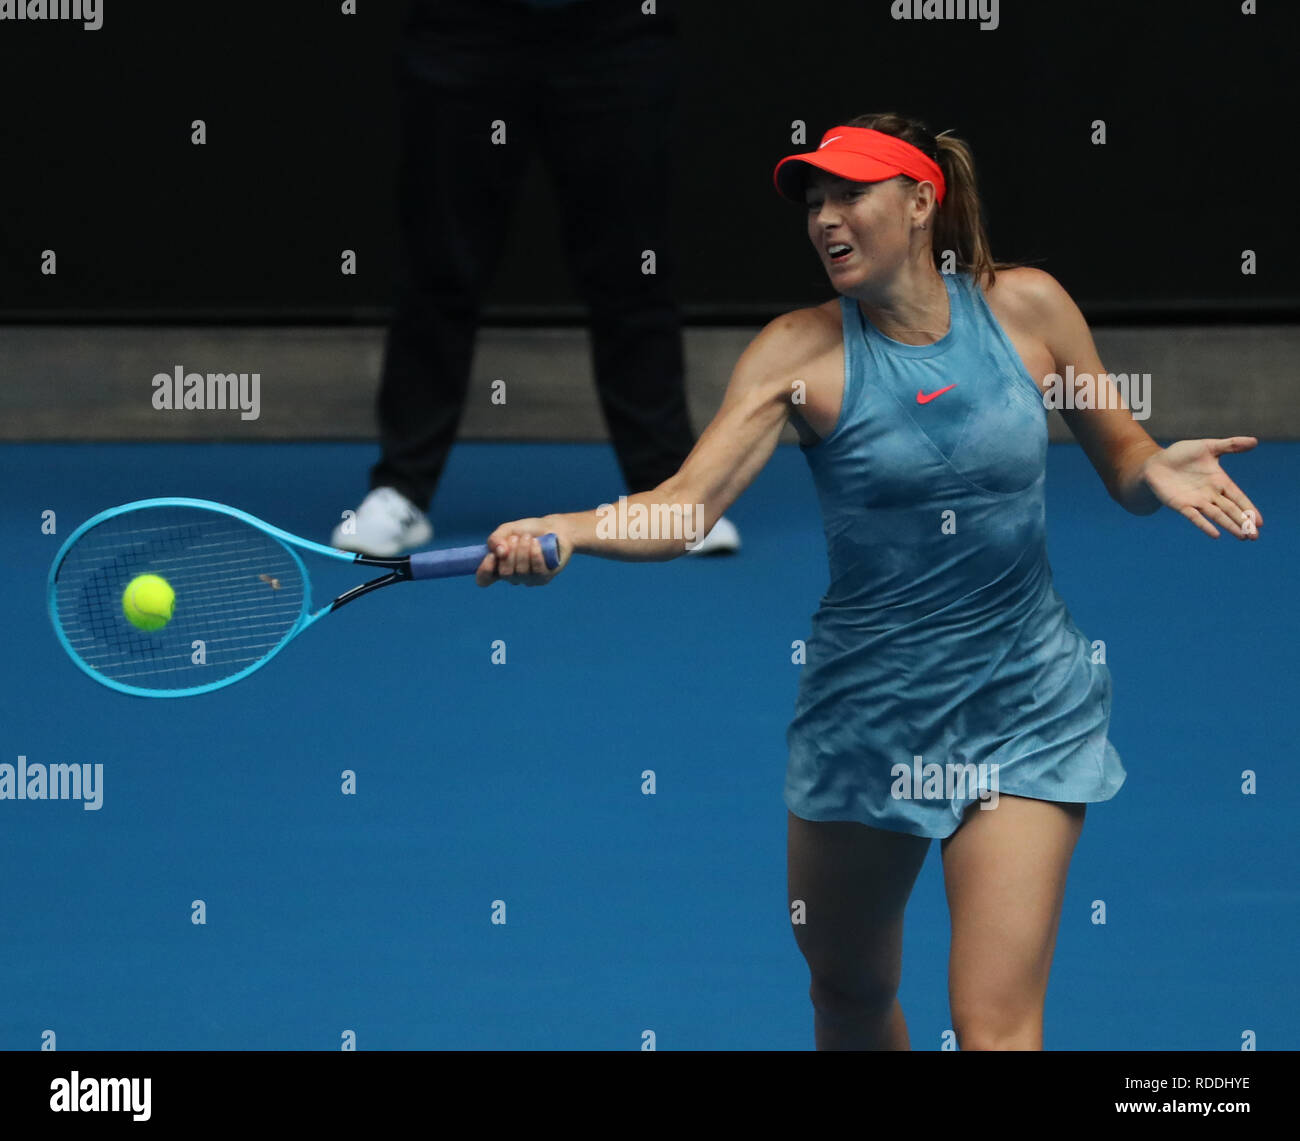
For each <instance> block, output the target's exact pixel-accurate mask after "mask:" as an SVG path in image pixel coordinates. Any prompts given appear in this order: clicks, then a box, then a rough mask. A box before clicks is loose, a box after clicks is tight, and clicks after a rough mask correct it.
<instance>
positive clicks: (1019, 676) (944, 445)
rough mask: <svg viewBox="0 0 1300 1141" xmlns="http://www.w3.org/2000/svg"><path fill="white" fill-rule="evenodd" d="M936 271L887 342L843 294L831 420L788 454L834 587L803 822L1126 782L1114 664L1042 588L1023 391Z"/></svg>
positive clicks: (801, 765)
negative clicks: (942, 301)
mask: <svg viewBox="0 0 1300 1141" xmlns="http://www.w3.org/2000/svg"><path fill="white" fill-rule="evenodd" d="M944 283H945V284H946V285H947V288H948V297H949V301H950V313H951V319H950V327H949V329H948V332H947V333H946V334H945V335H944V336H943V338H942V339H940V340H939V341H937V342H935V343H934V344H932V345H905V344H901V343H900V342H898V341H894V340H891V339H890V338H888V337H886V336H885V335H884V334H882V333H881V332H880V331H879V330H878V329H876V328H875V326H874V325H872V324H871V322H869V321H867V320H866V319H865V318H864V316H863V314H862V311H861V309H860V308H859V307H858V304H857V302H856V301H855V300H854V299H852V298H850V297H844V296H841V297H840V307H841V315H842V320H843V329H844V360H845V371H844V398H843V404H842V407H841V411H840V417H839V420H838V422H837V423H836V425H835V428H834V430H833V431H832V432H831V433H830V435H828V436H826V437H825V438H824V439H823V440H822V441H821V442H819V443H817V444H814V445H811V446H804V447H803V452H804V455H805V457H806V458H807V461H808V465H809V467H810V468H811V469H812V475H813V481H814V483H815V484H816V487H817V494H818V497H819V499H820V500H821V508H822V515H823V518H824V521H825V529H826V547H827V553H828V557H829V561H830V586H829V587H828V589H827V591H826V594H825V596H824V597H823V598H822V600H821V605H820V607H819V608H818V610H817V612H816V614H814V615H813V619H812V632H811V635H810V637H809V639H808V641H807V655H806V663H805V665H804V667H803V672H802V674H801V676H800V683H799V693H798V698H797V700H796V704H795V713H794V719H793V720H792V722H791V724H790V727H789V730H788V732H787V735H786V740H787V743H788V745H789V762H788V765H787V769H786V780H785V803H786V805H787V807H788V808H789V809H790V811H791V812H793V813H794V814H795V815H796V816H800V817H802V818H804V819H805V820H856V821H860V822H861V823H863V824H869V825H872V826H874V827H877V828H885V829H889V830H891V831H896V832H908V833H911V834H912V835H915V836H929V837H935V838H941V837H945V836H949V835H951V834H952V833H953V832H954V831H956V829H957V826H958V825H959V824H960V823H961V821H962V817H963V814H964V813H965V811H966V809H967V808H968V806H969V805H971V804H972V803H976V802H980V801H983V802H984V803H985V804H987V805H989V806H994V805H995V804H996V799H995V797H994V796H993V793H997V794H999V795H1001V794H1006V795H1015V796H1025V797H1032V798H1034V799H1038V800H1051V801H1065V802H1069V801H1082V802H1093V801H1101V800H1109V799H1110V798H1111V797H1112V796H1114V795H1115V793H1116V792H1117V791H1118V790H1119V788H1120V786H1121V785H1122V784H1123V783H1124V778H1125V775H1126V774H1125V772H1124V767H1123V765H1122V763H1121V762H1120V757H1119V754H1118V753H1117V752H1116V751H1115V749H1114V747H1113V746H1112V745H1111V743H1110V741H1109V740H1108V739H1107V729H1108V726H1109V723H1110V704H1111V678H1110V671H1109V670H1108V669H1107V668H1106V666H1105V664H1104V662H1094V660H1093V657H1094V655H1093V652H1092V646H1091V644H1090V643H1089V642H1088V641H1087V639H1085V638H1084V636H1083V634H1082V633H1080V631H1079V629H1078V627H1076V626H1075V624H1074V622H1073V620H1072V619H1071V618H1070V615H1069V612H1068V611H1067V610H1066V608H1065V603H1064V602H1063V601H1062V600H1061V597H1060V595H1058V594H1057V593H1056V590H1055V588H1054V587H1053V585H1052V570H1051V567H1050V566H1049V565H1048V562H1047V535H1046V527H1045V513H1044V503H1043V490H1044V482H1045V478H1046V463H1047V412H1046V409H1045V408H1044V406H1043V401H1042V397H1041V395H1040V393H1039V389H1038V386H1037V384H1036V383H1035V382H1034V380H1033V378H1032V377H1031V376H1030V375H1029V373H1028V372H1027V371H1026V369H1025V367H1024V365H1023V364H1022V362H1021V360H1020V357H1019V355H1018V354H1017V352H1016V350H1015V348H1014V346H1013V345H1012V344H1011V342H1010V340H1009V339H1008V338H1007V336H1006V334H1005V333H1004V332H1003V331H1002V328H1001V326H1000V325H999V324H998V323H997V320H996V319H995V318H994V316H993V314H992V312H990V310H989V307H988V304H987V302H986V301H985V299H984V295H983V293H982V292H981V291H980V289H979V288H978V286H977V285H976V284H975V283H974V281H973V280H972V279H971V277H970V275H969V274H946V275H944ZM942 389H946V390H947V391H942V392H941V391H940V390H942ZM936 393H938V395H935V394H936ZM918 394H919V396H918Z"/></svg>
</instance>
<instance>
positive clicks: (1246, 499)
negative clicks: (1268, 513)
mask: <svg viewBox="0 0 1300 1141" xmlns="http://www.w3.org/2000/svg"><path fill="white" fill-rule="evenodd" d="M1220 483H1221V485H1222V491H1221V494H1222V495H1223V496H1224V497H1225V498H1226V499H1228V501H1229V502H1230V503H1231V504H1232V505H1233V507H1235V508H1236V512H1237V513H1236V514H1235V515H1233V518H1234V519H1236V520H1237V521H1238V522H1241V521H1242V520H1243V519H1244V517H1245V515H1246V512H1248V511H1249V512H1251V513H1252V514H1253V520H1252V521H1253V522H1254V525H1255V526H1256V527H1262V526H1263V525H1264V516H1263V515H1261V514H1260V511H1259V508H1258V507H1256V506H1255V505H1254V504H1253V503H1251V501H1250V496H1248V495H1247V494H1246V493H1245V492H1244V491H1242V490H1241V488H1239V487H1238V486H1237V485H1236V484H1235V483H1233V482H1232V480H1230V479H1229V478H1228V477H1227V476H1226V475H1225V476H1224V477H1223V478H1222V480H1221V481H1220ZM1229 514H1232V512H1229Z"/></svg>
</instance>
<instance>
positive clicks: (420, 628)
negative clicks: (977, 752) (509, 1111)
mask: <svg viewBox="0 0 1300 1141" xmlns="http://www.w3.org/2000/svg"><path fill="white" fill-rule="evenodd" d="M373 457H374V449H373V448H371V447H368V446H364V445H355V444H278V443H277V444H263V445H257V444H252V445H229V444H224V445H223V444H186V445H170V444H169V445H107V444H106V445H16V446H15V445H8V446H5V447H4V448H3V449H0V486H2V487H3V488H4V495H3V498H0V519H2V520H3V535H4V539H5V542H4V555H3V559H2V560H0V584H3V598H4V600H5V613H6V638H5V647H6V653H5V654H4V657H3V665H2V666H0V669H2V670H3V677H2V678H0V764H9V765H15V766H16V765H17V764H18V758H19V757H20V756H22V757H25V758H26V763H28V764H31V765H35V764H40V765H54V764H73V763H76V764H92V765H98V764H102V765H103V769H102V773H103V777H102V805H101V807H100V808H99V809H98V810H95V811H87V810H85V809H84V808H83V806H82V804H81V803H79V802H73V801H66V800H65V801H55V800H45V801H32V800H21V801H19V800H0V867H2V869H3V870H2V873H0V917H2V920H3V921H2V922H0V979H3V986H4V1001H3V1002H0V1048H3V1049H10V1050H26V1049H32V1050H34V1049H37V1048H39V1046H40V1044H41V1036H42V1034H43V1033H44V1032H45V1031H47V1030H52V1031H54V1033H55V1034H56V1035H57V1042H58V1047H59V1048H60V1049H88V1050H95V1049H108V1050H190V1049H219V1050H222V1049H231V1050H244V1049H272V1050H279V1049H285V1050H314V1049H324V1050H332V1049H337V1048H338V1047H339V1045H340V1042H341V1036H342V1035H343V1034H344V1033H345V1032H347V1031H352V1032H354V1033H355V1034H356V1044H357V1047H358V1048H359V1049H368V1050H406V1049H599V1050H635V1049H639V1048H640V1047H641V1045H642V1041H643V1037H642V1035H643V1032H644V1031H647V1030H649V1031H653V1032H654V1035H655V1043H656V1046H657V1048H659V1049H666V1050H701V1049H728V1050H770V1049H811V1048H812V1045H813V1038H812V1011H811V1006H810V1004H809V1001H808V997H807V984H808V976H807V969H806V967H805V965H804V962H803V959H802V958H801V957H800V955H799V953H798V950H797V948H796V946H795V941H794V938H793V935H792V933H791V930H790V921H789V910H788V900H787V898H786V890H785V807H784V805H783V803H782V800H781V791H782V784H783V778H784V768H785V746H784V732H785V727H786V723H787V721H788V719H789V717H790V715H791V712H792V709H793V701H794V694H795V688H796V685H797V681H798V668H799V667H798V666H796V665H793V664H792V663H791V643H792V642H794V641H795V640H796V639H799V638H804V637H806V636H807V634H808V623H809V617H810V615H811V614H812V612H813V611H814V610H815V609H816V606H817V602H818V599H819V598H820V595H821V592H822V590H823V589H824V587H825V585H826V579H825V576H826V569H825V546H824V541H823V538H822V534H821V522H820V517H819V515H818V509H817V502H816V498H815V495H814V492H813V488H812V483H811V480H810V478H809V476H808V473H807V470H806V467H805V464H804V461H803V459H802V457H801V456H800V455H799V453H798V451H797V449H795V448H790V447H783V448H780V449H778V451H777V454H776V455H775V457H774V458H773V460H772V461H771V463H770V464H769V465H768V467H767V468H766V469H765V470H764V472H763V473H762V474H761V475H760V476H759V478H758V480H757V481H756V482H755V484H754V485H753V486H752V487H751V489H750V490H749V491H748V492H747V493H746V494H745V496H744V497H743V498H742V499H741V500H740V501H739V503H737V504H736V506H735V507H734V508H733V509H732V510H731V511H730V512H729V513H728V514H729V516H730V517H731V518H732V519H733V520H735V522H736V523H737V525H738V526H739V528H740V530H741V533H742V537H743V540H744V550H743V551H742V553H741V554H740V556H739V557H737V558H732V559H712V560H695V559H679V560H676V561H674V562H671V563H667V564H657V563H649V564H627V563H616V562H610V561H605V560H598V559H592V558H583V559H578V560H575V561H574V562H573V563H572V564H571V565H570V566H569V568H568V569H567V570H566V571H565V572H564V574H563V575H561V576H560V578H558V579H557V580H556V581H555V582H554V583H553V584H551V585H550V586H547V587H545V588H541V589H525V588H519V587H508V586H502V585H498V586H494V587H492V588H491V589H489V590H481V589H479V588H478V587H477V586H475V585H474V584H473V582H472V581H471V580H468V579H452V580H447V581H443V582H431V583H411V584H406V585H403V586H400V587H395V588H393V589H391V590H385V591H381V592H380V593H378V594H376V595H375V596H373V597H369V598H365V599H362V600H360V601H358V602H356V603H355V604H353V605H352V606H349V607H348V608H346V609H344V610H342V611H340V612H339V613H338V614H337V615H333V616H331V617H330V618H328V619H326V620H325V621H324V622H322V623H320V624H319V625H317V626H316V627H314V628H313V629H312V630H310V631H308V632H307V633H306V634H305V635H304V636H303V637H302V638H301V639H300V640H298V641H296V642H295V643H293V644H291V645H290V646H289V647H288V648H287V649H286V650H285V651H284V652H282V653H281V654H280V655H279V656H278V657H277V658H276V659H275V660H274V661H272V662H271V663H270V664H269V665H267V666H266V667H265V668H264V669H262V670H260V671H258V672H257V673H256V674H254V675H253V676H252V677H250V678H248V679H247V680H245V681H242V682H240V683H239V684H237V685H234V686H232V687H229V688H227V689H224V690H221V691H218V692H215V693H212V694H208V695H205V696H201V697H196V698H186V699H177V700H155V701H148V700H143V699H137V698H131V697H126V696H123V695H121V694H118V693H115V692H112V691H110V690H109V689H107V688H105V687H102V686H99V685H96V684H95V683H94V682H93V681H91V680H90V679H89V678H87V677H85V676H84V675H83V674H82V673H81V672H80V671H78V670H77V669H76V668H75V666H74V665H73V664H72V662H71V661H70V660H69V659H68V658H67V657H66V656H65V655H64V653H63V651H62V650H61V649H60V647H59V645H58V642H57V640H56V638H55V636H54V633H53V631H52V630H51V628H50V624H49V620H48V618H47V616H46V610H45V581H46V574H47V572H48V569H49V565H50V561H51V559H52V558H53V556H54V554H55V552H56V551H57V549H58V547H59V545H60V544H61V543H62V541H63V539H64V538H65V537H66V536H67V535H68V534H70V533H71V532H72V530H73V529H74V528H75V527H76V526H77V525H78V524H79V523H81V522H82V521H83V520H85V519H86V518H88V517H89V516H91V515H93V514H95V513H96V512H98V511H100V510H102V509H103V508H105V507H109V506H114V505H116V504H119V503H123V502H126V501H128V500H133V499H143V498H148V497H151V496H160V495H181V496H194V497H197V498H205V499H214V500H218V501H220V502H224V503H229V504H231V505H233V506H236V507H240V508H242V509H244V510H246V511H249V512H251V513H252V514H254V515H257V516H259V517H261V518H263V519H265V520H267V521H268V522H271V523H274V524H276V525H277V526H280V527H283V528H284V529H286V530H288V531H291V532H294V533H297V534H301V535H303V536H305V537H308V538H314V539H317V540H320V541H327V537H328V534H329V529H330V527H331V526H332V525H333V524H334V523H335V522H336V521H337V519H338V518H339V515H340V513H341V512H342V511H343V510H345V509H347V508H351V507H355V506H356V503H357V502H358V501H359V499H360V498H361V496H362V494H364V491H365V487H364V473H365V471H366V469H367V468H368V466H369V464H370V463H371V462H372V460H373ZM1225 469H1226V470H1227V471H1228V472H1229V474H1230V475H1232V476H1233V478H1234V479H1236V480H1237V482H1238V483H1239V484H1240V485H1241V486H1242V487H1243V488H1244V489H1245V490H1246V492H1247V494H1249V495H1250V496H1251V497H1252V498H1253V499H1254V500H1255V502H1256V503H1257V504H1258V505H1259V507H1260V509H1261V511H1262V512H1263V514H1264V518H1265V526H1264V530H1263V537H1262V539H1261V541H1260V542H1258V543H1239V542H1237V541H1236V540H1233V539H1231V538H1229V537H1227V536H1225V537H1224V538H1222V539H1220V540H1219V541H1218V542H1214V541H1212V540H1210V539H1209V538H1208V537H1206V536H1204V535H1202V534H1201V533H1200V532H1198V531H1197V530H1195V529H1194V528H1193V527H1192V526H1191V525H1190V524H1189V523H1187V522H1186V521H1184V520H1182V519H1180V518H1178V517H1177V516H1175V515H1173V514H1172V513H1171V512H1168V511H1162V512H1161V513H1160V514H1159V515H1157V516H1154V517H1149V518H1138V517H1135V516H1131V515H1128V514H1126V513H1125V512H1123V511H1122V510H1121V509H1120V508H1119V507H1117V506H1116V505H1115V504H1113V503H1112V502H1111V501H1110V500H1109V499H1108V498H1107V496H1106V494H1105V491H1104V490H1103V488H1102V486H1101V484H1100V482H1099V481H1098V479H1097V477H1096V475H1095V474H1094V473H1093V471H1092V469H1091V467H1090V466H1089V465H1088V462H1087V460H1086V457H1084V455H1083V454H1082V452H1081V451H1080V450H1079V449H1078V448H1075V447H1069V446H1053V447H1052V448H1050V449H1049V457H1048V528H1049V537H1050V553H1051V560H1052V564H1053V569H1054V572H1055V579H1056V585H1057V588H1058V590H1059V591H1060V592H1061V594H1062V596H1063V597H1064V599H1065V601H1066V603H1067V605H1068V606H1069V608H1070V610H1071V613H1072V615H1073V617H1074V619H1075V621H1076V622H1077V623H1078V625H1079V627H1080V628H1081V629H1082V630H1083V632H1084V633H1085V634H1086V635H1087V636H1088V637H1089V638H1090V639H1096V640H1100V641H1103V642H1104V643H1105V647H1106V656H1107V662H1108V664H1109V666H1110V669H1111V671H1112V673H1113V675H1114V679H1115V699H1114V714H1113V719H1112V725H1111V737H1112V740H1113V741H1114V743H1115V745H1116V747H1117V748H1118V750H1119V752H1120V755H1121V756H1122V758H1123V760H1124V764H1125V767H1126V768H1127V770H1128V774H1129V776H1128V783H1127V784H1126V785H1125V787H1124V788H1123V789H1122V790H1121V791H1120V793H1119V795H1118V796H1117V797H1116V799H1114V800H1112V801H1110V802H1109V803H1106V804H1102V805H1098V806H1095V807H1093V808H1092V809H1090V811H1089V814H1088V820H1087V823H1086V825H1085V827H1084V832H1083V838H1082V840H1081V842H1080V845H1079V848H1078V851H1077V853H1076V855H1075V858H1074V862H1073V865H1072V868H1071V872H1070V881H1069V888H1068V893H1067V897H1066V902H1065V912H1064V917H1063V920H1062V923H1061V931H1060V936H1059V940H1058V945H1057V951H1056V958H1055V965H1054V968H1053V972H1052V983H1051V988H1050V990H1049V993H1048V1002H1047V1020H1046V1045H1047V1047H1048V1048H1049V1049H1139V1050H1144V1049H1190V1050H1209V1049H1214V1050H1221V1049H1236V1048H1238V1047H1239V1046H1240V1044H1241V1041H1242V1035H1243V1034H1244V1033H1245V1032H1247V1031H1253V1032H1254V1034H1255V1035H1256V1037H1257V1042H1258V1046H1259V1048H1260V1049H1263V1050H1273V1049H1296V1048H1298V1047H1300V1030H1297V1027H1298V1026H1300V1002H1298V1001H1297V998H1298V994H1300V984H1298V983H1297V980H1296V975H1295V972H1294V959H1295V948H1296V946H1297V944H1298V943H1300V884H1298V883H1297V871H1298V870H1300V866H1298V865H1300V861H1298V860H1297V854H1296V852H1297V849H1296V840H1295V837H1296V809H1297V805H1298V804H1300V775H1298V771H1300V758H1298V756H1297V746H1296V741H1297V738H1298V736H1300V732H1298V731H1300V712H1298V711H1297V706H1298V704H1300V703H1298V702H1297V693H1298V692H1300V671H1298V670H1297V665H1296V648H1297V644H1298V639H1300V622H1298V621H1297V614H1298V613H1300V605H1298V604H1297V602H1296V599H1295V595H1294V592H1293V584H1294V579H1295V569H1294V568H1295V567H1296V565H1297V564H1298V563H1300V541H1298V540H1297V535H1298V534H1300V530H1298V524H1300V520H1298V519H1297V506H1298V503H1297V498H1298V497H1297V494H1296V489H1297V487H1300V445H1296V444H1276V443H1274V444H1261V445H1260V446H1259V448H1257V449H1256V451H1255V452H1253V453H1249V454H1247V455H1244V456H1230V457H1228V458H1227V459H1226V461H1225ZM620 487H621V484H620V480H619V477H618V472H617V469H616V467H615V463H614V458H613V454H612V452H611V451H610V450H609V449H608V448H607V447H605V446H603V445H558V444H545V445H542V444H538V445H522V444H521V445H506V444H461V445H458V446H457V447H456V449H455V450H454V452H453V453H452V459H451V463H450V465H449V467H448V469H447V473H446V476H445V478H444V481H443V484H442V487H441V488H440V491H439V497H438V500H437V502H436V504H435V509H434V512H433V519H434V524H435V527H436V528H437V536H436V540H435V542H436V545H439V546H456V545H462V544H467V543H472V542H481V541H483V539H484V538H485V537H486V535H487V533H488V532H489V531H490V530H491V529H492V528H493V527H495V526H496V525H497V524H498V523H501V522H504V521H507V520H509V519H514V518H520V517H523V516H528V515H533V514H541V513H545V512H548V511H557V512H558V511H569V510H585V509H588V508H591V507H593V506H595V505H596V504H597V503H599V502H601V501H603V500H612V499H614V498H616V497H617V495H618V493H619V490H620ZM44 511H54V512H55V513H56V525H57V531H56V533H55V534H53V535H48V534H43V533H42V529H41V523H42V512H44ZM306 562H307V567H308V570H309V572H311V573H312V575H313V576H314V581H315V582H316V584H317V586H316V590H317V593H318V594H319V596H320V597H321V599H322V600H326V599H328V598H329V597H332V596H333V595H334V594H336V593H338V592H339V591H340V590H342V589H344V588H346V587H348V586H351V585H354V583H355V582H356V581H359V580H360V578H361V577H363V576H362V575H359V573H358V571H357V570H355V569H351V568H347V567H344V566H343V565H342V564H339V566H337V567H336V566H333V565H329V564H327V563H326V562H325V561H324V560H319V559H315V558H312V557H310V556H308V557H307V558H306ZM498 642H500V643H504V647H505V655H506V661H505V664H504V665H496V664H493V662H492V654H493V648H494V644H495V643H498ZM645 770H653V772H654V774H655V779H656V785H657V791H656V793H655V795H653V796H647V795H643V794H642V784H643V775H642V774H643V772H644V771H645ZM1246 770H1250V771H1251V772H1253V773H1254V774H1256V777H1255V779H1256V782H1257V791H1256V793H1255V794H1254V795H1243V793H1242V784H1243V773H1244V772H1245V771H1246ZM346 771H351V772H352V773H354V774H355V788H356V792H355V795H343V793H342V791H341V789H342V786H343V783H344V779H345V776H344V774H345V772H346ZM196 900H201V901H203V903H204V905H205V907H206V920H207V921H206V924H204V925H201V926H200V925H196V924H194V923H192V922H191V905H192V903H193V902H194V901H196ZM1098 900H1100V901H1104V904H1105V910H1106V922H1105V924H1104V925H1101V924H1097V923H1094V922H1093V917H1094V914H1095V913H1096V907H1095V905H1094V901H1098ZM494 901H503V902H504V906H505V919H506V922H505V923H504V924H500V923H496V924H494V923H493V922H492V918H493V909H494V906H495V904H494ZM947 950H948V923H947V912H946V906H945V903H944V897H943V887H942V878H941V869H940V865H939V848H938V845H937V844H934V845H932V846H931V850H930V855H929V859H928V862H927V864H926V867H925V869H924V871H923V872H922V875H921V877H920V879H919V881H918V883H917V886H916V889H915V891H914V893H913V896H912V902H911V904H910V905H909V909H908V913H907V925H906V943H905V948H904V963H903V982H902V988H901V1000H902V1005H903V1009H904V1011H905V1013H906V1015H907V1018H908V1024H909V1029H910V1032H911V1037H912V1043H913V1047H914V1048H916V1049H922V1050H932V1049H938V1048H939V1047H940V1046H941V1044H942V1040H943V1035H944V1032H945V1031H946V1030H947V1029H948V1027H949V1025H950V1021H949V1016H948V1005H947V990H946V986H947V983H946V963H947Z"/></svg>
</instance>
